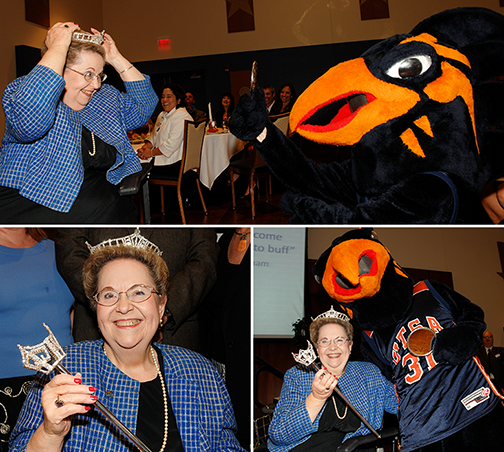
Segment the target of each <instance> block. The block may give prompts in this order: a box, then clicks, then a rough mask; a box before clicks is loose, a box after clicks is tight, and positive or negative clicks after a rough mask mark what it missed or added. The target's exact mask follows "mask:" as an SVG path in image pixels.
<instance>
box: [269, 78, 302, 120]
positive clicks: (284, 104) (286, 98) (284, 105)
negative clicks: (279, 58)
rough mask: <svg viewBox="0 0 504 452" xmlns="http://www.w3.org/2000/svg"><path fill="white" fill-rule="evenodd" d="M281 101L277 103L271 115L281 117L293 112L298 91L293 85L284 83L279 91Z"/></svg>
mask: <svg viewBox="0 0 504 452" xmlns="http://www.w3.org/2000/svg"><path fill="white" fill-rule="evenodd" d="M278 97H279V99H278V100H277V101H276V102H275V104H274V107H273V108H272V109H271V112H270V114H271V115H280V114H282V113H288V112H290V111H291V110H292V107H293V106H294V103H295V102H296V99H297V95H296V90H295V89H294V86H293V85H292V83H284V84H283V85H282V86H281V87H280V89H279V90H278Z"/></svg>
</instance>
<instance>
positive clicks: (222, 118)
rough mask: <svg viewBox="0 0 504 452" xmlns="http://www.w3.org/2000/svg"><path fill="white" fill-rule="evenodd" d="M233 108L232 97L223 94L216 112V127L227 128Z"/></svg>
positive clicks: (233, 101) (228, 94) (229, 94)
mask: <svg viewBox="0 0 504 452" xmlns="http://www.w3.org/2000/svg"><path fill="white" fill-rule="evenodd" d="M234 107H235V100H234V96H233V95H232V94H231V93H224V94H223V95H222V97H221V100H220V103H219V110H218V111H217V116H216V117H215V121H216V122H217V127H223V128H228V123H229V119H230V118H231V115H232V114H233V110H234Z"/></svg>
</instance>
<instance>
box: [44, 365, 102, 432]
mask: <svg viewBox="0 0 504 452" xmlns="http://www.w3.org/2000/svg"><path fill="white" fill-rule="evenodd" d="M81 383H82V380H81V376H80V374H76V375H56V376H55V377H54V378H53V379H52V380H51V381H50V382H49V383H47V384H46V385H45V387H44V390H43V391H42V408H43V410H44V422H43V430H44V433H45V435H47V436H49V437H60V438H61V437H64V436H65V435H66V434H67V433H68V432H69V431H70V427H71V422H72V421H71V416H73V415H74V414H84V413H87V412H88V411H89V410H90V409H91V406H90V405H92V404H94V403H95V402H96V400H98V397H96V396H95V395H94V392H95V391H96V388H94V387H92V386H87V385H83V384H81Z"/></svg>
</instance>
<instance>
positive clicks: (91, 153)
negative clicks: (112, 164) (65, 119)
mask: <svg viewBox="0 0 504 452" xmlns="http://www.w3.org/2000/svg"><path fill="white" fill-rule="evenodd" d="M91 141H92V142H93V152H91V151H90V150H89V149H88V154H89V155H90V156H91V157H94V155H95V154H96V143H95V139H94V133H93V132H91ZM104 350H105V349H104Z"/></svg>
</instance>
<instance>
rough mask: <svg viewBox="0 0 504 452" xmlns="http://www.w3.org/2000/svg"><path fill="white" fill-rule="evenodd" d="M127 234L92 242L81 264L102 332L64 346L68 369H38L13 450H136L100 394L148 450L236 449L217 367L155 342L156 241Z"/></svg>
mask: <svg viewBox="0 0 504 452" xmlns="http://www.w3.org/2000/svg"><path fill="white" fill-rule="evenodd" d="M124 239H125V238H122V239H112V240H108V241H105V242H102V243H101V244H100V245H98V246H96V247H92V248H91V255H90V257H89V258H88V260H87V261H86V263H85V265H84V271H83V277H84V288H85V291H86V295H87V297H88V299H89V301H90V303H91V306H92V307H93V309H95V310H96V316H97V319H98V324H99V326H100V330H101V332H102V335H103V340H101V339H100V340H97V341H85V342H78V343H75V344H73V345H71V346H69V347H66V348H65V352H66V356H65V357H64V359H63V361H62V364H63V365H64V366H65V367H66V368H67V369H68V370H69V371H70V372H72V373H73V375H56V374H54V373H52V374H50V376H49V377H50V378H49V377H47V376H45V375H42V374H40V373H39V374H38V375H37V377H36V379H35V383H34V385H33V386H32V389H31V390H30V392H29V394H28V397H27V399H26V402H25V405H24V406H23V410H22V412H21V414H20V416H19V420H18V423H17V424H16V427H15V429H14V431H13V433H12V437H11V443H10V447H11V448H10V451H11V452H16V451H24V450H26V451H28V452H30V451H49V450H51V451H61V450H64V451H69V452H74V451H75V452H76V451H83V450H85V451H86V452H102V451H109V450H110V451H111V450H114V451H133V450H136V449H135V448H134V446H133V445H132V444H130V442H129V441H128V440H126V439H125V438H124V437H123V436H122V435H120V434H118V431H117V429H116V428H115V427H114V426H112V425H111V424H110V422H108V421H107V420H106V419H105V418H104V417H103V415H101V413H100V412H99V411H98V410H97V409H96V408H93V404H94V403H95V402H96V400H98V399H99V400H100V401H101V402H102V403H103V404H104V405H105V406H107V408H108V409H109V410H110V411H111V412H112V413H113V414H114V415H115V416H116V417H117V418H118V419H119V420H120V421H121V422H122V423H123V424H124V425H125V426H126V427H127V428H129V430H130V431H133V432H135V434H136V436H137V437H138V438H139V439H140V440H141V441H142V442H143V443H144V444H145V445H146V446H147V447H149V448H150V449H151V450H152V451H153V452H157V451H161V452H162V451H168V450H170V451H183V450H187V451H189V450H197V451H202V452H203V451H209V452H210V451H215V452H217V451H243V449H242V448H241V447H240V446H239V444H238V441H237V440H236V438H235V436H234V433H235V430H236V422H235V418H234V415H233V409H232V407H231V403H230V400H229V395H228V393H227V390H226V386H225V384H224V382H223V381H222V379H221V377H220V376H219V374H218V372H217V370H216V369H215V367H214V366H213V365H212V364H211V363H210V362H209V361H207V360H206V359H205V358H203V357H202V356H200V355H198V354H197V353H195V352H192V351H190V350H186V349H183V348H179V347H173V346H169V345H164V344H158V343H156V344H153V338H154V336H155V335H156V332H157V330H158V328H159V327H160V322H161V319H162V316H163V313H164V309H165V304H166V301H167V297H166V293H167V288H168V268H167V266H166V263H165V262H164V260H163V259H162V258H161V256H160V255H159V254H158V253H160V251H159V248H157V246H156V245H154V244H153V243H151V242H148V241H147V240H145V239H142V240H141V242H140V243H141V244H140V245H137V244H138V243H139V242H138V241H137V242H136V243H135V244H128V242H126V243H125V240H124ZM40 320H42V319H40Z"/></svg>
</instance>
